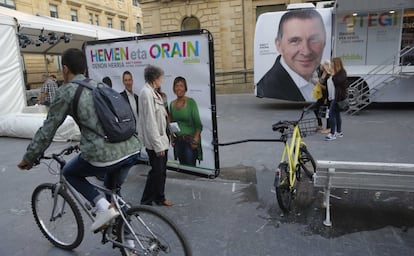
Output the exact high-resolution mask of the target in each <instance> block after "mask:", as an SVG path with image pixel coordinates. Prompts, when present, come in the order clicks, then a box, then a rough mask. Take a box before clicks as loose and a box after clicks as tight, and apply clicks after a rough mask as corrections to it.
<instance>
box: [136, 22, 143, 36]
mask: <svg viewBox="0 0 414 256" xmlns="http://www.w3.org/2000/svg"><path fill="white" fill-rule="evenodd" d="M141 31H142V29H141V24H140V23H137V27H136V32H137V34H141Z"/></svg>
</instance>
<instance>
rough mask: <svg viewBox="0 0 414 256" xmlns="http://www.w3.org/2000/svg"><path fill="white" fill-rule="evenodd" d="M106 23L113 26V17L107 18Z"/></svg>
mask: <svg viewBox="0 0 414 256" xmlns="http://www.w3.org/2000/svg"><path fill="white" fill-rule="evenodd" d="M106 23H107V24H108V28H112V19H111V18H108V19H107V20H106Z"/></svg>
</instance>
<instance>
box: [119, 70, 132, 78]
mask: <svg viewBox="0 0 414 256" xmlns="http://www.w3.org/2000/svg"><path fill="white" fill-rule="evenodd" d="M125 75H130V76H131V78H133V76H132V73H131V72H129V71H128V70H127V71H125V72H124V73H123V74H122V81H124V78H125Z"/></svg>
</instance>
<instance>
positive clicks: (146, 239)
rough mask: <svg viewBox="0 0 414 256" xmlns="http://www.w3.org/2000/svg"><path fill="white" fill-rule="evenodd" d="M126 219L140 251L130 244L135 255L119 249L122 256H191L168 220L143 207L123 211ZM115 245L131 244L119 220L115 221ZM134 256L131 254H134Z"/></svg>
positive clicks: (136, 246) (184, 240) (184, 238)
mask: <svg viewBox="0 0 414 256" xmlns="http://www.w3.org/2000/svg"><path fill="white" fill-rule="evenodd" d="M126 219H127V220H128V221H129V224H130V225H131V227H132V228H133V230H134V232H135V234H136V236H137V237H138V239H139V240H140V243H141V244H142V247H143V248H141V246H140V245H139V243H138V242H137V241H134V245H135V249H136V251H135V252H133V251H132V250H130V249H128V248H123V247H121V248H120V250H121V254H122V255H123V256H132V255H164V254H168V255H177V256H191V255H192V254H191V249H190V246H189V244H188V241H187V239H186V237H185V236H184V235H183V233H182V232H181V231H180V230H179V229H178V227H177V226H176V224H174V223H173V221H172V220H171V219H169V218H168V217H167V216H165V215H163V214H162V213H160V212H159V211H156V210H155V209H153V208H151V207H147V206H137V207H132V208H130V209H128V210H127V211H126ZM117 226H118V229H117V234H119V235H118V237H117V241H118V242H120V243H123V244H127V240H134V238H133V235H132V234H131V233H130V232H129V231H128V227H127V226H126V224H125V222H124V221H123V220H122V218H119V219H118V225H117ZM134 253H135V254H134Z"/></svg>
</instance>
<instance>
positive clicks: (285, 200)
mask: <svg viewBox="0 0 414 256" xmlns="http://www.w3.org/2000/svg"><path fill="white" fill-rule="evenodd" d="M279 170H280V184H279V186H276V187H275V189H276V199H277V203H278V204H279V207H280V209H281V210H282V211H283V212H284V213H288V212H289V211H290V205H291V203H292V200H293V192H292V191H291V189H290V182H289V171H288V165H287V164H283V163H281V164H279Z"/></svg>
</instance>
